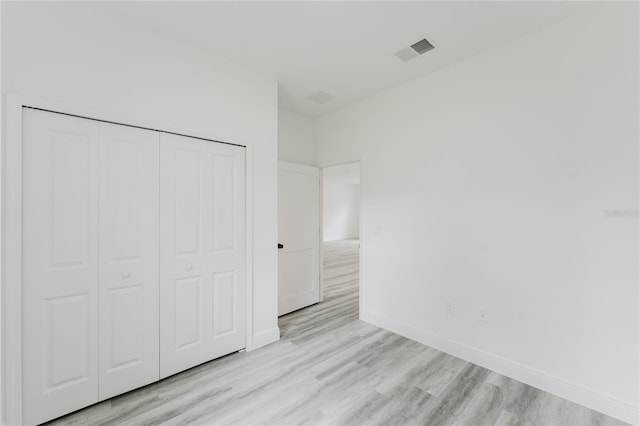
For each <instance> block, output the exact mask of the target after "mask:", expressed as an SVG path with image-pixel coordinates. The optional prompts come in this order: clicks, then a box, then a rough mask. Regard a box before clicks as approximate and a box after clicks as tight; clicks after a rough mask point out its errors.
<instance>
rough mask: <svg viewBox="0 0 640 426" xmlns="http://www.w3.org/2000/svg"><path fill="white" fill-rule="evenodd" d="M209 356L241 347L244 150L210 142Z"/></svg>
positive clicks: (243, 267) (243, 296)
mask: <svg viewBox="0 0 640 426" xmlns="http://www.w3.org/2000/svg"><path fill="white" fill-rule="evenodd" d="M208 150H209V156H208V158H209V166H210V176H211V177H210V182H211V199H212V201H211V205H212V211H211V217H210V220H211V223H212V226H211V240H212V242H211V245H210V248H211V250H210V252H209V260H208V264H209V269H210V273H211V284H210V289H209V292H210V293H209V294H208V295H207V297H208V299H207V300H209V301H210V304H211V306H210V308H209V310H208V315H209V318H210V328H209V334H208V336H209V345H208V346H209V350H208V352H209V356H210V357H211V358H216V357H219V356H222V355H226V354H228V353H231V352H234V351H237V350H240V349H242V348H244V347H245V343H246V339H245V227H246V225H245V149H244V148H242V147H238V146H232V145H225V144H218V143H210V144H208Z"/></svg>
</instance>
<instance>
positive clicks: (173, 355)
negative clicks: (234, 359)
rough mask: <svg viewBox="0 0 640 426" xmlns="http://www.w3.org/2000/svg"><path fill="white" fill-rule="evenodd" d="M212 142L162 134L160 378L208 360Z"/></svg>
mask: <svg viewBox="0 0 640 426" xmlns="http://www.w3.org/2000/svg"><path fill="white" fill-rule="evenodd" d="M206 157H207V143H206V142H205V141H202V140H198V139H193V138H187V137H183V136H177V135H171V134H161V136H160V211H161V215H160V241H161V243H160V312H161V318H160V376H161V377H167V376H169V375H172V374H175V373H177V372H179V371H182V370H185V369H187V368H189V367H192V366H194V365H197V364H200V363H202V362H204V361H206V360H207V359H208V358H207V345H206V340H205V336H206V335H207V328H208V324H207V321H206V310H207V308H208V302H207V299H206V296H205V292H207V289H208V287H209V286H210V281H211V277H210V276H209V273H208V266H207V257H206V256H205V253H207V251H208V250H209V245H210V238H209V237H208V236H209V235H210V228H211V224H210V221H209V220H207V216H208V213H207V212H210V209H211V207H210V197H209V190H210V184H209V182H208V179H207V178H208V166H207V161H206Z"/></svg>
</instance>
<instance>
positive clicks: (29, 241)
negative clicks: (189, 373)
mask: <svg viewBox="0 0 640 426" xmlns="http://www.w3.org/2000/svg"><path fill="white" fill-rule="evenodd" d="M158 139H159V137H158V133H157V132H153V131H146V130H141V129H136V128H132V127H127V126H119V125H114V124H107V123H101V122H98V121H93V120H88V119H82V118H78V117H71V116H66V115H62V114H57V113H50V112H45V111H38V110H33V109H24V110H23V283H22V285H23V333H22V336H23V371H22V377H23V420H24V423H25V424H36V423H42V422H44V421H47V420H51V419H53V418H55V417H58V416H61V415H63V414H66V413H69V412H71V411H74V410H77V409H79V408H82V407H85V406H87V405H90V404H93V403H95V402H98V401H99V400H102V399H106V398H109V397H111V396H113V395H116V394H118V393H122V392H126V391H128V390H131V389H134V388H136V387H139V386H142V385H145V384H147V383H151V382H153V381H155V380H158V377H159V357H158V335H159V331H158V327H159V325H158V324H159V318H158V268H159V265H158V254H159V249H158V233H159V230H158V220H159V219H158V216H159V215H158V152H159V146H158Z"/></svg>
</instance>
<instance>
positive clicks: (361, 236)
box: [319, 158, 364, 320]
mask: <svg viewBox="0 0 640 426" xmlns="http://www.w3.org/2000/svg"><path fill="white" fill-rule="evenodd" d="M355 163H358V164H359V165H360V167H359V169H360V170H359V172H360V173H359V174H360V190H359V193H358V216H359V217H358V234H359V236H358V240H359V245H360V247H359V250H358V318H359V319H361V320H362V312H363V306H364V278H363V277H364V273H363V271H364V268H363V265H362V259H363V253H364V244H363V240H364V233H363V232H362V231H363V230H364V226H363V223H364V221H363V219H364V158H360V159H358V160H352V161H344V162H341V163H334V164H325V165H322V166H319V167H320V271H321V272H320V300H322V298H323V297H324V267H323V260H324V215H323V212H324V169H326V168H328V167H335V166H345V165H347V164H355Z"/></svg>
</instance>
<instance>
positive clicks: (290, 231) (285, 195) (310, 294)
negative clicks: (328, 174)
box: [278, 161, 320, 315]
mask: <svg viewBox="0 0 640 426" xmlns="http://www.w3.org/2000/svg"><path fill="white" fill-rule="evenodd" d="M319 198H320V178H319V170H318V168H317V167H312V166H306V165H301V164H293V163H287V162H284V161H280V163H279V170H278V242H279V243H281V244H282V245H283V246H284V247H283V248H282V249H280V250H278V271H279V272H278V315H284V314H286V313H289V312H292V311H295V310H297V309H300V308H304V307H305V306H309V305H312V304H314V303H317V302H319V301H320V287H319V274H320V271H319V269H318V268H319V256H320V253H319V249H320V247H319V245H320V221H319V203H320V200H319Z"/></svg>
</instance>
